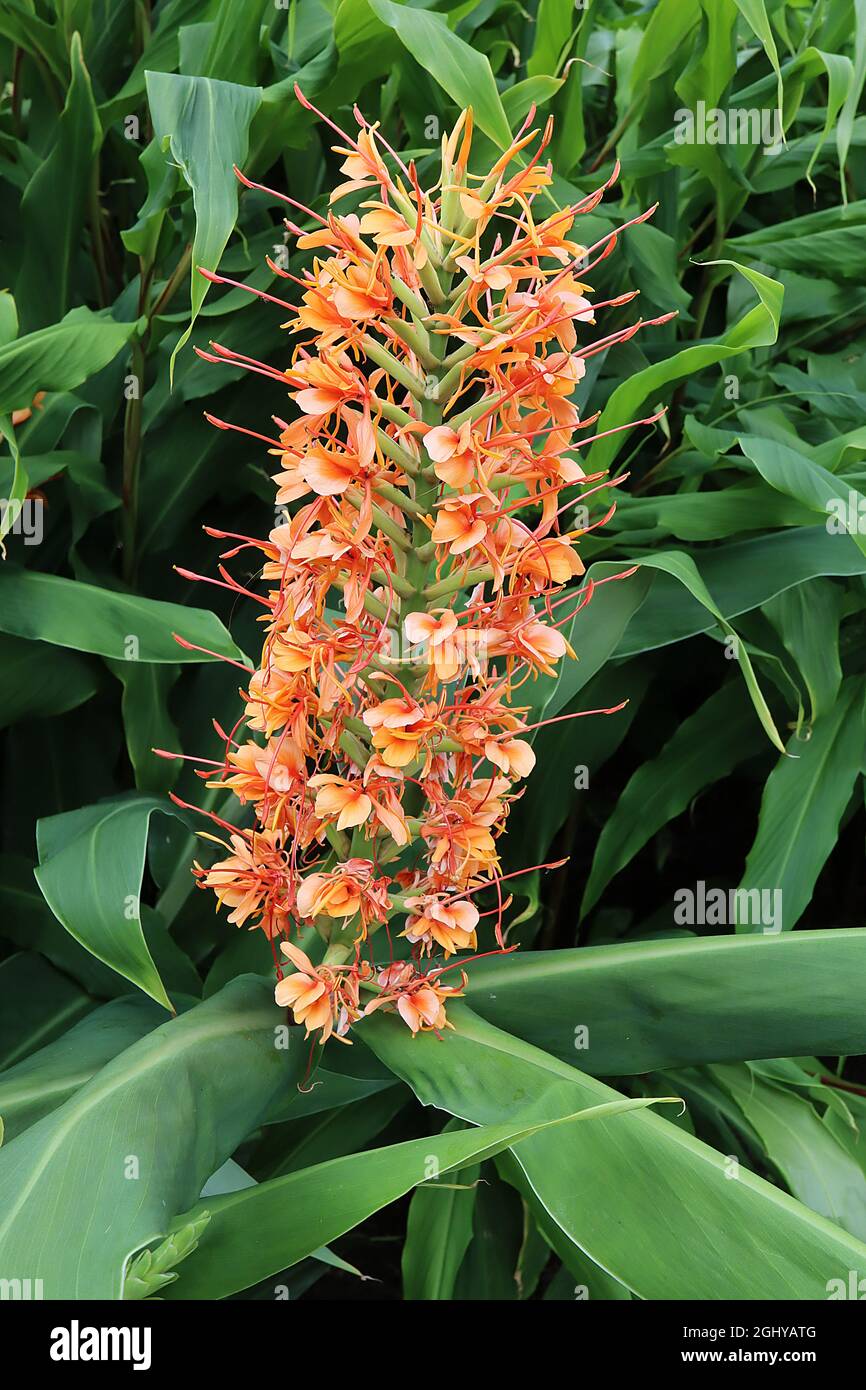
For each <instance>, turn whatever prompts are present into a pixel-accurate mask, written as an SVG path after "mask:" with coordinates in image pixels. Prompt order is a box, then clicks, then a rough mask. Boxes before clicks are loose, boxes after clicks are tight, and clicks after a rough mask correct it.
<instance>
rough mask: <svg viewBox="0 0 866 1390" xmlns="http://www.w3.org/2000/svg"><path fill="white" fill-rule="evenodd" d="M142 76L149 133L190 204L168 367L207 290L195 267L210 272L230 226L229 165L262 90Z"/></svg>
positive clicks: (234, 202)
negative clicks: (179, 328) (185, 264)
mask: <svg viewBox="0 0 866 1390" xmlns="http://www.w3.org/2000/svg"><path fill="white" fill-rule="evenodd" d="M146 79H147V99H148V103H149V106H150V113H151V117H152V119H153V128H154V134H155V137H156V139H157V140H158V141H159V142H160V144H161V145H162V147H163V149H164V150H165V151H167V157H170V158H171V160H172V161H173V162H174V163H175V164H176V165H178V167H179V168H180V171H181V174H182V175H183V177H184V179H185V180H186V182H187V184H188V185H189V187H190V188H191V189H192V197H193V206H194V208H195V238H194V240H193V246H192V285H191V289H190V322H189V326H188V327H187V329H186V331H185V332H184V333H183V334H182V335H181V337H180V339H179V341H178V342H177V344H176V346H175V348H174V351H173V353H172V358H171V360H172V366H173V364H174V360H175V358H176V357H177V354H178V352H179V351H180V349H181V348H182V347H183V345H184V343H185V342H186V341H187V339H188V338H189V335H190V333H191V331H192V326H193V324H194V323H195V320H196V315H197V314H198V311H199V309H200V308H201V306H202V303H203V302H204V297H205V294H206V292H207V281H206V280H205V278H204V277H203V276H202V275H200V274H199V270H200V269H205V270H216V267H217V265H218V263H219V259H220V256H221V255H222V253H223V251H224V250H225V246H226V242H227V241H228V239H229V237H230V235H231V232H232V228H233V227H234V225H235V220H236V218H237V212H238V181H237V177H236V175H235V173H234V169H233V165H238V166H239V167H240V166H242V165H243V164H244V162H245V160H246V157H247V150H248V148H249V131H250V123H251V121H252V119H253V117H254V116H255V114H256V112H257V111H258V109H259V106H260V105H261V100H262V90H261V88H260V87H241V86H238V84H237V83H235V82H219V81H217V80H216V79H215V78H210V77H181V76H178V75H177V74H176V73H166V72H148V73H147V74H146Z"/></svg>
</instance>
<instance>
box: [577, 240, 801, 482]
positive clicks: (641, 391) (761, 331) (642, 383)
mask: <svg viewBox="0 0 866 1390" xmlns="http://www.w3.org/2000/svg"><path fill="white" fill-rule="evenodd" d="M703 264H704V265H712V266H730V267H731V268H732V269H733V270H737V271H739V273H740V274H741V275H743V276H744V277H745V278H746V280H748V282H749V284H750V285H752V287H753V288H754V289H755V291H756V292H757V295H758V299H759V301H760V303H758V304H757V305H755V307H754V308H753V309H750V310H749V311H748V313H746V314H745V315H744V316H743V318H741V319H740V321H739V322H738V323H736V324H734V326H733V327H732V328H730V329H728V331H727V332H726V333H725V334H723V336H722V337H721V339H720V340H719V342H718V343H698V344H695V346H693V347H686V348H682V349H681V350H680V351H679V352H675V353H673V354H672V355H671V356H670V357H667V358H665V359H664V360H663V361H661V362H657V363H655V364H654V365H653V366H651V367H645V368H644V370H643V371H641V372H636V373H635V374H634V375H633V376H630V377H628V379H627V380H626V381H624V382H623V383H622V384H621V385H620V386H618V387H617V388H616V390H615V391H614V392H613V394H612V396H611V397H610V399H609V400H608V402H607V404H606V406H605V407H604V410H603V411H602V413H601V419H600V420H599V422H598V427H597V433H598V434H603V433H604V431H605V430H613V429H617V428H619V426H622V425H627V424H628V422H629V421H630V420H632V419H634V417H635V416H636V415H637V414H638V413H639V412H640V409H641V406H642V405H643V404H644V402H645V401H647V400H649V401H650V404H651V405H653V406H654V405H655V402H656V401H657V399H658V392H660V391H661V390H663V388H664V387H666V386H669V385H670V384H671V383H672V382H674V381H680V380H681V379H682V378H683V377H691V376H694V374H695V373H696V372H699V371H701V370H702V369H703V368H704V367H710V366H713V365H714V364H715V363H717V362H723V361H724V360H725V358H727V357H735V356H737V355H738V354H740V353H742V352H748V351H750V350H751V349H752V348H757V347H769V346H770V345H771V344H773V343H775V341H776V338H777V337H778V333H779V320H780V318H781V314H782V297H783V294H784V290H783V287H782V285H781V284H780V283H779V282H778V280H771V279H770V277H769V276H767V275H761V274H760V273H759V272H758V271H756V270H749V269H748V268H747V267H746V266H743V265H738V263H737V262H736V261H705V262H703ZM627 437H628V432H627V431H626V430H620V432H619V433H618V434H612V435H609V436H608V438H606V439H599V440H597V441H596V443H595V444H593V446H592V448H591V449H590V451H589V461H588V464H587V472H589V473H596V472H599V471H600V470H602V469H606V468H610V466H611V464H612V463H613V461H614V459H615V458H616V456H617V454H618V453H619V451H620V449H621V448H622V446H623V444H624V443H625V441H626V438H627Z"/></svg>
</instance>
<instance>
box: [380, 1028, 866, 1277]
mask: <svg viewBox="0 0 866 1390" xmlns="http://www.w3.org/2000/svg"><path fill="white" fill-rule="evenodd" d="M449 1015H450V1017H451V1021H452V1022H453V1023H454V1025H455V1028H456V1032H452V1033H449V1035H448V1037H447V1039H446V1041H445V1042H444V1043H442V1042H440V1041H439V1040H438V1039H437V1038H435V1037H433V1036H431V1035H430V1034H429V1033H428V1034H426V1035H423V1034H422V1035H419V1036H418V1037H415V1038H413V1037H411V1035H409V1034H408V1033H407V1031H406V1029H405V1028H403V1027H402V1026H401V1024H400V1022H399V1021H398V1020H396V1019H394V1018H389V1017H387V1016H383V1015H381V1014H374V1015H373V1016H372V1018H370V1019H368V1020H366V1022H365V1024H364V1027H363V1034H362V1036H363V1037H364V1039H365V1040H366V1041H367V1043H368V1044H369V1046H371V1047H372V1048H373V1050H374V1051H375V1052H376V1053H377V1055H378V1056H379V1057H381V1058H382V1060H383V1061H385V1062H386V1063H387V1065H388V1066H390V1067H392V1068H393V1070H394V1071H395V1072H396V1073H397V1075H398V1076H401V1077H402V1078H403V1080H404V1081H406V1082H407V1083H408V1084H409V1085H410V1086H411V1087H412V1089H413V1090H414V1091H415V1094H416V1095H417V1096H418V1098H419V1100H421V1101H422V1103H424V1104H425V1105H435V1106H436V1107H437V1108H438V1109H440V1110H445V1111H447V1112H449V1113H451V1114H453V1115H458V1116H460V1117H461V1118H463V1119H468V1120H471V1121H472V1122H473V1123H474V1124H496V1123H500V1122H501V1120H502V1117H503V1116H504V1115H508V1114H513V1113H514V1111H515V1109H516V1108H518V1107H521V1108H522V1107H523V1106H527V1107H528V1113H530V1114H532V1115H534V1116H535V1117H537V1118H538V1119H539V1120H543V1119H550V1118H553V1117H555V1116H557V1115H562V1114H569V1113H571V1111H572V1110H573V1107H574V1105H575V1104H577V1105H585V1106H597V1105H599V1104H605V1103H606V1102H609V1101H612V1100H614V1099H615V1097H616V1095H617V1092H616V1091H612V1090H611V1089H610V1088H609V1087H608V1086H605V1085H603V1083H601V1082H599V1081H596V1080H594V1079H593V1078H592V1077H589V1076H586V1075H584V1074H583V1073H582V1072H579V1071H576V1070H575V1069H574V1068H572V1067H569V1066H567V1065H566V1064H565V1063H563V1062H559V1061H557V1060H556V1059H555V1058H553V1057H551V1056H549V1055H548V1054H547V1053H544V1052H541V1051H539V1049H537V1048H534V1047H530V1046H529V1045H528V1044H527V1043H524V1042H521V1041H519V1040H518V1039H517V1038H514V1037H511V1036H510V1035H509V1034H508V1033H503V1032H502V1031H500V1030H499V1029H498V1028H494V1027H493V1026H492V1025H491V1024H489V1023H485V1022H484V1021H483V1020H482V1019H480V1018H478V1017H477V1015H474V1014H473V1013H472V1012H471V1010H469V1009H468V1008H467V1007H466V1006H465V1005H464V1006H462V1007H461V1006H460V1005H459V1004H458V1005H456V1006H449ZM511 1147H512V1151H513V1153H514V1156H515V1158H516V1159H517V1161H518V1162H519V1164H520V1166H521V1168H522V1169H523V1171H524V1173H525V1175H526V1178H527V1180H528V1182H529V1183H530V1185H531V1186H532V1188H533V1189H534V1191H535V1192H536V1193H537V1195H538V1197H539V1199H540V1201H541V1202H542V1203H543V1205H544V1206H545V1208H546V1209H547V1211H548V1212H549V1213H550V1216H551V1218H552V1219H553V1221H555V1222H556V1224H557V1225H558V1226H559V1228H560V1230H561V1231H562V1232H563V1233H564V1234H565V1235H566V1236H567V1237H568V1239H569V1240H571V1242H572V1243H573V1244H574V1245H576V1246H577V1247H579V1248H580V1249H581V1250H583V1251H585V1252H586V1254H588V1255H589V1256H590V1258H591V1259H592V1260H594V1261H595V1263H596V1264H598V1265H600V1266H601V1267H602V1268H603V1269H606V1270H608V1271H609V1272H610V1273H611V1274H613V1275H614V1276H615V1278H617V1279H618V1280H619V1281H620V1282H621V1283H622V1284H625V1285H626V1287H628V1288H630V1289H631V1290H632V1292H633V1293H636V1294H638V1295H639V1296H640V1297H641V1298H648V1299H659V1298H663V1299H685V1298H688V1299H695V1298H697V1299H708V1300H714V1299H737V1298H746V1299H767V1300H772V1299H786V1298H796V1299H819V1298H826V1296H827V1285H828V1280H830V1279H832V1278H836V1277H838V1276H839V1275H840V1274H843V1275H844V1272H845V1271H846V1270H849V1269H857V1268H858V1267H859V1268H861V1269H862V1268H864V1267H866V1265H864V1261H866V1245H864V1244H863V1243H862V1242H861V1241H859V1240H857V1239H855V1238H854V1237H853V1236H850V1235H848V1234H847V1232H845V1231H842V1230H840V1229H839V1227H837V1226H834V1225H832V1223H831V1222H829V1221H827V1220H826V1219H825V1218H824V1217H822V1216H818V1215H817V1214H816V1213H815V1212H812V1211H809V1209H808V1208H806V1207H804V1206H801V1205H800V1203H799V1202H796V1201H794V1200H793V1198H791V1197H788V1196H786V1194H785V1193H783V1192H780V1191H779V1189H778V1188H776V1187H773V1186H771V1184H770V1183H768V1182H764V1181H763V1179H761V1178H758V1177H755V1176H754V1175H753V1174H751V1173H749V1172H748V1171H746V1170H745V1169H744V1168H742V1167H741V1169H740V1172H739V1176H738V1178H737V1179H736V1181H732V1180H731V1179H730V1177H729V1176H728V1171H727V1163H728V1161H727V1158H726V1156H725V1155H724V1154H721V1153H717V1152H716V1151H715V1150H714V1149H711V1148H710V1147H709V1146H708V1145H706V1144H703V1143H701V1141H700V1140H698V1139H696V1138H694V1136H693V1135H691V1134H689V1133H687V1132H686V1131H685V1130H683V1129H682V1128H680V1127H679V1126H678V1125H675V1124H671V1123H670V1122H669V1121H667V1120H665V1119H663V1118H662V1117H661V1116H658V1115H652V1114H650V1113H649V1111H638V1112H635V1113H633V1114H627V1115H620V1116H618V1117H617V1118H616V1120H609V1119H606V1118H603V1117H602V1118H599V1119H597V1120H596V1121H594V1122H593V1123H592V1124H587V1125H583V1126H580V1125H569V1126H560V1127H559V1128H558V1129H553V1130H549V1131H547V1132H544V1131H540V1132H539V1133H538V1134H535V1135H532V1136H530V1137H529V1138H527V1139H524V1140H522V1141H515V1143H514V1144H513V1145H512V1146H511Z"/></svg>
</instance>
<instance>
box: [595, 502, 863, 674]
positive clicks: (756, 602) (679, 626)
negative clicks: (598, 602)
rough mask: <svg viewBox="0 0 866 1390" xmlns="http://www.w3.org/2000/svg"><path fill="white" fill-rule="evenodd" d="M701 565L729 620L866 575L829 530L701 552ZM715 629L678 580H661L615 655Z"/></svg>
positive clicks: (856, 554)
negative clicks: (796, 590) (811, 583)
mask: <svg viewBox="0 0 866 1390" xmlns="http://www.w3.org/2000/svg"><path fill="white" fill-rule="evenodd" d="M700 564H701V575H702V577H703V579H704V583H705V584H706V587H707V588H708V589H709V591H710V593H711V594H712V595H713V596H714V598H715V601H716V603H717V605H718V607H719V609H720V611H721V612H722V613H723V614H724V615H725V618H727V619H729V620H730V619H733V618H737V617H738V616H739V615H740V614H741V613H748V612H750V611H751V610H752V609H753V608H758V607H760V605H761V604H762V603H766V602H767V600H768V599H771V598H773V597H774V596H775V595H776V594H780V593H784V592H786V591H787V590H789V589H792V588H793V587H794V586H795V585H797V584H802V583H804V581H806V580H808V579H814V578H816V577H817V576H818V575H860V574H866V558H864V556H863V555H862V554H861V552H860V551H859V550H858V549H857V547H856V546H855V545H854V543H853V542H852V541H851V539H850V537H849V536H847V535H839V536H831V535H830V534H829V533H828V531H827V529H826V527H824V526H809V527H806V528H804V529H802V530H799V529H798V530H796V531H788V532H782V533H781V534H778V535H772V536H760V537H757V538H756V539H753V540H746V541H743V540H740V541H735V542H733V543H732V544H731V545H720V546H714V547H713V548H711V549H707V550H701V552H700ZM714 627H715V621H710V620H708V618H707V610H706V608H704V607H702V605H701V604H700V603H699V602H698V600H697V599H695V598H693V597H692V595H691V594H690V593H689V592H688V591H686V590H683V589H682V588H681V586H680V585H679V583H678V581H677V580H675V579H674V578H673V576H672V575H661V574H660V575H657V576H656V578H655V579H654V580H653V585H652V588H651V589H650V591H649V594H648V595H647V597H646V600H645V602H644V603H643V604H642V605H641V607H640V609H639V611H638V612H637V613H636V614H635V616H634V617H633V618H632V620H631V621H630V623H629V625H628V628H627V629H626V631H625V635H624V636H623V638H622V640H621V641H620V644H619V647H618V648H617V650H616V652H615V653H614V655H615V656H617V657H626V656H634V655H635V654H637V653H638V652H647V651H653V650H654V649H655V648H657V647H664V646H667V645H668V644H669V643H671V642H681V641H683V640H684V639H685V638H687V637H695V636H697V635H698V633H701V632H709V631H711V629H712V628H714Z"/></svg>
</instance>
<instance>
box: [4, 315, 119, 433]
mask: <svg viewBox="0 0 866 1390" xmlns="http://www.w3.org/2000/svg"><path fill="white" fill-rule="evenodd" d="M135 328H136V325H135V324H134V323H115V321H114V319H110V318H103V317H102V316H101V315H99V314H93V313H91V312H90V310H89V309H73V310H72V312H71V313H69V314H67V315H66V317H65V318H63V319H61V320H60V322H59V323H53V324H51V325H49V326H48V327H47V328H39V329H37V330H36V332H35V333H27V334H25V336H24V337H23V338H16V339H15V340H14V341H13V342H11V343H6V344H5V346H3V347H0V415H9V414H11V413H12V411H13V410H25V409H26V408H27V407H28V406H29V405H30V404H31V402H32V400H33V397H34V396H35V395H36V393H37V391H72V390H74V389H75V387H76V386H80V385H81V383H82V382H83V381H86V380H87V378H88V377H90V376H93V375H94V374H95V373H96V372H99V371H101V370H102V368H103V367H106V366H107V365H108V363H109V362H110V361H111V360H112V358H114V357H116V356H117V354H118V353H119V352H120V350H121V348H122V347H123V346H124V344H125V343H127V342H128V341H129V339H130V337H131V336H132V334H133V333H134V332H135Z"/></svg>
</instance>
